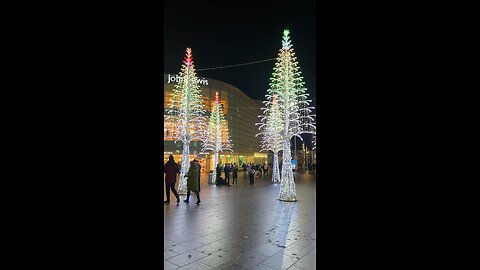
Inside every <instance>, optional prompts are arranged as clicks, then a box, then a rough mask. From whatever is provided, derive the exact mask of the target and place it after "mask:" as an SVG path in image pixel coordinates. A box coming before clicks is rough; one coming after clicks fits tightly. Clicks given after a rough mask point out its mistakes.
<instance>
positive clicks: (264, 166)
mask: <svg viewBox="0 0 480 270" xmlns="http://www.w3.org/2000/svg"><path fill="white" fill-rule="evenodd" d="M263 170H264V172H265V175H268V164H267V163H265V164H264V165H263Z"/></svg>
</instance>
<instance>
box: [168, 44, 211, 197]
mask: <svg viewBox="0 0 480 270" xmlns="http://www.w3.org/2000/svg"><path fill="white" fill-rule="evenodd" d="M179 76H180V77H181V79H180V80H179V81H178V82H177V85H176V86H175V89H174V90H173V94H172V96H171V98H170V106H169V109H168V110H167V114H168V117H167V118H166V122H167V123H168V124H169V125H170V126H173V131H174V133H173V137H174V138H175V143H177V142H182V143H183V150H182V164H181V170H180V177H179V181H178V194H181V195H185V194H187V179H186V177H185V175H186V174H187V172H188V169H189V168H190V160H189V156H190V142H191V141H196V140H203V135H204V133H205V128H206V120H205V116H204V114H205V109H204V105H203V102H202V94H201V90H200V86H199V84H198V79H197V76H196V73H195V67H194V65H193V58H192V49H190V48H187V50H186V54H185V58H184V61H183V65H182V69H181V71H180V73H179Z"/></svg>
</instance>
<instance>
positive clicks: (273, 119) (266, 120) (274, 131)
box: [255, 94, 283, 184]
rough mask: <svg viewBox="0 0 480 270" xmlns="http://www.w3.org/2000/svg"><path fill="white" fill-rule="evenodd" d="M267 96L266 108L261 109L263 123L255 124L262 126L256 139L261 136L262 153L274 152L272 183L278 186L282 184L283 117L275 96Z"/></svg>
mask: <svg viewBox="0 0 480 270" xmlns="http://www.w3.org/2000/svg"><path fill="white" fill-rule="evenodd" d="M266 96H267V101H263V103H264V104H265V107H263V108H262V109H261V110H262V111H263V113H264V114H262V115H259V116H258V117H260V121H261V122H260V123H256V124H255V125H260V127H259V128H258V129H259V130H260V133H258V134H256V135H255V137H257V136H261V138H262V141H261V145H260V148H261V149H260V152H262V151H272V152H273V168H272V169H273V171H272V182H273V183H275V184H278V183H280V170H279V166H278V153H279V152H280V151H281V150H283V140H282V136H281V132H282V121H283V115H282V111H281V110H280V107H279V104H278V102H277V100H276V98H275V94H273V95H272V96H270V95H268V94H267V95H266Z"/></svg>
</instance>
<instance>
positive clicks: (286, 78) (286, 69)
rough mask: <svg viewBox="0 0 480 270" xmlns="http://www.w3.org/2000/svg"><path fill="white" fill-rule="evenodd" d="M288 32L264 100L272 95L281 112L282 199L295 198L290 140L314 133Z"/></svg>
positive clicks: (285, 34) (310, 108) (285, 33)
mask: <svg viewBox="0 0 480 270" xmlns="http://www.w3.org/2000/svg"><path fill="white" fill-rule="evenodd" d="M289 33H290V32H289V31H288V30H284V31H283V39H282V48H281V49H280V52H279V53H278V57H277V62H276V63H275V67H274V69H273V73H272V77H271V78H270V88H269V89H268V95H266V97H267V99H268V100H270V99H271V97H272V96H273V95H275V99H276V100H277V102H278V104H279V108H280V110H281V112H282V121H281V131H280V135H281V137H282V144H283V158H282V172H281V180H280V194H279V200H281V201H296V200H297V194H296V189H295V181H294V178H293V171H292V163H291V159H292V155H291V150H290V141H291V139H292V138H293V137H294V136H297V137H299V138H300V140H302V141H303V139H302V137H301V136H300V134H302V133H314V130H315V123H314V119H313V117H314V115H313V114H311V112H312V109H313V107H309V104H310V102H312V101H311V100H308V99H307V98H308V93H306V90H307V89H306V88H305V87H304V84H305V83H304V82H303V77H302V76H301V72H300V68H299V66H298V62H297V61H296V57H295V52H294V50H293V47H292V44H291V41H290V36H289Z"/></svg>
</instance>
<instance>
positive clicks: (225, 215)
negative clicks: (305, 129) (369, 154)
mask: <svg viewBox="0 0 480 270" xmlns="http://www.w3.org/2000/svg"><path fill="white" fill-rule="evenodd" d="M222 176H223V173H222ZM238 176H239V178H238V186H231V187H227V186H215V185H208V184H207V174H206V173H202V179H201V191H200V200H201V204H200V205H197V204H195V203H196V201H197V198H196V196H195V194H192V195H193V196H190V203H188V204H187V203H185V202H183V200H184V199H185V198H186V196H180V198H181V201H180V204H178V205H177V204H176V199H175V196H174V195H173V194H172V193H170V196H171V199H170V201H171V202H170V204H166V205H164V206H163V207H164V253H163V257H164V268H165V269H202V270H203V269H266V270H271V269H292V270H295V269H315V265H316V232H315V227H316V221H315V215H316V213H315V196H316V193H315V174H302V173H299V174H297V179H296V188H297V199H298V201H297V202H282V201H279V200H278V194H279V191H280V185H279V184H275V185H274V184H272V183H271V176H263V177H262V176H261V177H260V178H255V184H254V185H253V186H250V185H249V184H248V183H249V181H248V178H247V175H244V174H243V171H240V172H239V174H238ZM176 184H177V185H178V181H177V183H176ZM163 193H164V198H165V199H166V195H165V192H163Z"/></svg>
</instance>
